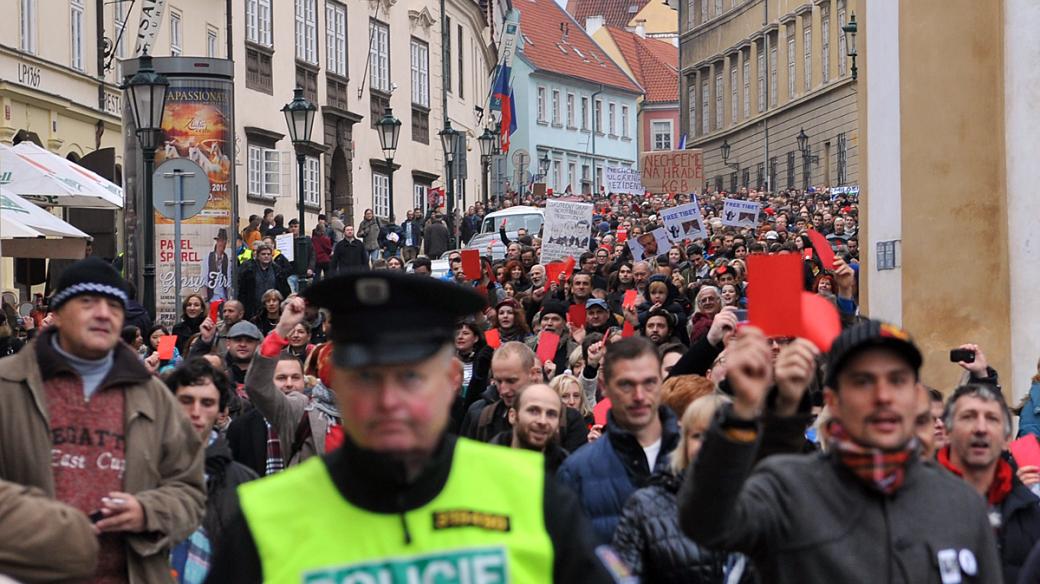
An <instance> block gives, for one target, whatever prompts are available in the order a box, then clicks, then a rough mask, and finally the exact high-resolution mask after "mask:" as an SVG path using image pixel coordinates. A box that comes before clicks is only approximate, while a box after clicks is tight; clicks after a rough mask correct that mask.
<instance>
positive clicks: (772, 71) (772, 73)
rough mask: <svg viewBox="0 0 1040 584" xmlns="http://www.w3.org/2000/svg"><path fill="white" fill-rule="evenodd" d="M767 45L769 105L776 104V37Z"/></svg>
mask: <svg viewBox="0 0 1040 584" xmlns="http://www.w3.org/2000/svg"><path fill="white" fill-rule="evenodd" d="M772 40H773V41H774V42H772V43H770V45H769V105H770V106H775V105H776V42H775V40H776V39H772Z"/></svg>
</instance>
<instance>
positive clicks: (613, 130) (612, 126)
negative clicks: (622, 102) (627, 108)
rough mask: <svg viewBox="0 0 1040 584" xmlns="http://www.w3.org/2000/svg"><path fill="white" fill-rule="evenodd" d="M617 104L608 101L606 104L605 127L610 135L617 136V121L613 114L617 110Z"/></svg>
mask: <svg viewBox="0 0 1040 584" xmlns="http://www.w3.org/2000/svg"><path fill="white" fill-rule="evenodd" d="M616 108H617V106H616V105H614V102H610V104H609V105H607V129H608V131H609V133H610V135H611V136H617V121H616V120H615V116H614V114H615V113H616V112H617V109H616Z"/></svg>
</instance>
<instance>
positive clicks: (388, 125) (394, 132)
mask: <svg viewBox="0 0 1040 584" xmlns="http://www.w3.org/2000/svg"><path fill="white" fill-rule="evenodd" d="M376 126H378V128H379V146H380V147H381V148H382V149H383V158H385V159H386V168H387V173H389V175H390V178H389V180H388V181H387V188H388V189H389V191H390V204H389V205H388V207H389V208H388V209H387V210H388V211H389V213H390V222H391V223H393V222H394V154H395V153H396V152H397V140H398V139H399V138H400V137H401V120H399V119H397V118H395V117H394V114H393V112H392V111H391V110H390V108H386V111H384V112H383V117H382V118H380V120H379V122H377V123H376ZM374 206H375V205H374V204H373V207H374Z"/></svg>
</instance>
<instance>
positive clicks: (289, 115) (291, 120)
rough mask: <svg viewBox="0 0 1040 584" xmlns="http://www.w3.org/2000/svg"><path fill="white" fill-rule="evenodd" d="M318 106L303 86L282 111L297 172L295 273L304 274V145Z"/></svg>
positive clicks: (305, 257) (309, 133) (305, 255)
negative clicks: (298, 221) (308, 96)
mask: <svg viewBox="0 0 1040 584" xmlns="http://www.w3.org/2000/svg"><path fill="white" fill-rule="evenodd" d="M317 111H318V108H317V107H316V106H315V105H314V104H313V103H311V102H310V101H308V100H307V98H306V97H304V96H303V88H302V87H297V88H296V89H294V90H293V100H292V101H290V102H289V103H287V104H285V107H283V108H282V113H283V114H284V115H285V123H286V125H288V126H289V139H290V140H292V144H293V148H294V149H295V150H296V165H297V171H298V172H297V174H299V177H300V180H299V185H298V188H299V191H300V193H299V197H300V201H299V204H298V207H299V209H300V232H299V234H298V235H297V237H296V241H295V242H294V245H295V246H296V254H295V255H296V274H297V275H298V276H304V275H306V273H307V246H309V245H310V244H311V243H310V238H309V237H307V230H306V229H305V228H304V222H303V214H304V210H305V208H306V203H307V201H306V188H305V187H304V180H303V179H304V171H305V163H306V161H307V156H306V154H304V147H305V146H306V145H307V144H308V143H310V141H311V130H312V129H313V128H314V114H315V113H316V112H317Z"/></svg>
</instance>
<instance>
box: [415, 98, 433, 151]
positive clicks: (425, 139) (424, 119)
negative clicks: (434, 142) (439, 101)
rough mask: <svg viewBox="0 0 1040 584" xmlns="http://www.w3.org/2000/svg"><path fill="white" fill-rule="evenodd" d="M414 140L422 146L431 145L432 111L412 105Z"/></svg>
mask: <svg viewBox="0 0 1040 584" xmlns="http://www.w3.org/2000/svg"><path fill="white" fill-rule="evenodd" d="M412 140H414V141H415V142H419V143H420V144H429V143H430V110H429V108H425V107H421V106H417V105H414V104H413V105H412Z"/></svg>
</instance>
